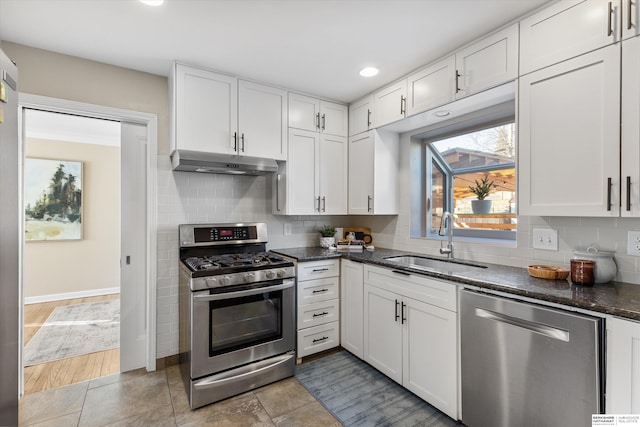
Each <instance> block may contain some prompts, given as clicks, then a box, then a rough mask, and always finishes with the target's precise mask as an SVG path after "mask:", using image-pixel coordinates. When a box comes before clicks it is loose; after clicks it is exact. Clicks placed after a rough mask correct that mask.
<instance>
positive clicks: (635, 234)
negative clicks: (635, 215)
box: [627, 231, 640, 256]
mask: <svg viewBox="0 0 640 427" xmlns="http://www.w3.org/2000/svg"><path fill="white" fill-rule="evenodd" d="M627 255H633V256H640V231H629V232H628V233H627Z"/></svg>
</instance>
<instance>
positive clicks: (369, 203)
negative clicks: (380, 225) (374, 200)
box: [367, 196, 371, 212]
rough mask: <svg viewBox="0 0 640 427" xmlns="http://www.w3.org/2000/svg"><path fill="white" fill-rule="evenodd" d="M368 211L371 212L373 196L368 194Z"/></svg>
mask: <svg viewBox="0 0 640 427" xmlns="http://www.w3.org/2000/svg"><path fill="white" fill-rule="evenodd" d="M367 212H371V196H367Z"/></svg>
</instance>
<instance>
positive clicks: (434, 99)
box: [407, 55, 456, 116]
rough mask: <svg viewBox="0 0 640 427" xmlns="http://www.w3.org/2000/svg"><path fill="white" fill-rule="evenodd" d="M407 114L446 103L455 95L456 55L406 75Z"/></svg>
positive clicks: (410, 114)
mask: <svg viewBox="0 0 640 427" xmlns="http://www.w3.org/2000/svg"><path fill="white" fill-rule="evenodd" d="M407 89H408V95H407V115H409V116H412V115H413V114H416V113H420V112H422V111H427V110H429V109H431V108H434V107H439V106H441V105H444V104H447V103H449V102H451V101H453V100H454V99H455V96H456V57H455V55H451V56H449V57H448V58H446V59H443V60H442V61H439V62H436V63H435V64H432V65H430V66H428V67H427V68H425V69H422V70H420V71H418V72H416V73H413V74H411V75H410V76H409V77H407Z"/></svg>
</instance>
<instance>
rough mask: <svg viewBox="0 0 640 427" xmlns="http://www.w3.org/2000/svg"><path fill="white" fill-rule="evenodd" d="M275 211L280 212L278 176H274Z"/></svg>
mask: <svg viewBox="0 0 640 427" xmlns="http://www.w3.org/2000/svg"><path fill="white" fill-rule="evenodd" d="M276 211H278V212H280V174H277V175H276Z"/></svg>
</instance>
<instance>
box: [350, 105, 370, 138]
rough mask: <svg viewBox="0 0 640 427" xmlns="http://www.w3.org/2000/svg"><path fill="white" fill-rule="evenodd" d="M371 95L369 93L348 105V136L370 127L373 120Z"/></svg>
mask: <svg viewBox="0 0 640 427" xmlns="http://www.w3.org/2000/svg"><path fill="white" fill-rule="evenodd" d="M372 114H373V95H369V96H367V97H365V98H362V99H360V100H358V101H356V102H353V103H352V104H350V105H349V136H353V135H357V134H359V133H362V132H366V131H368V130H369V129H371V126H372V124H373V122H372V121H371V115H372Z"/></svg>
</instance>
